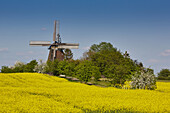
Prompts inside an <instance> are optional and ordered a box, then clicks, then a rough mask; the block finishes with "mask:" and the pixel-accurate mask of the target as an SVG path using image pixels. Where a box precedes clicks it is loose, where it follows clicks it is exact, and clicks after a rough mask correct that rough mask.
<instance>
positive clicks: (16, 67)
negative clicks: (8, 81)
mask: <svg viewBox="0 0 170 113" xmlns="http://www.w3.org/2000/svg"><path fill="white" fill-rule="evenodd" d="M24 68H25V64H24V63H23V62H20V61H17V62H16V63H15V65H14V68H13V71H14V72H16V73H17V72H24Z"/></svg>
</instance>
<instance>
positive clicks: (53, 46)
mask: <svg viewBox="0 0 170 113" xmlns="http://www.w3.org/2000/svg"><path fill="white" fill-rule="evenodd" d="M56 25H57V36H56ZM29 45H31V46H49V48H48V49H49V50H50V51H49V55H48V60H50V61H54V60H55V59H58V60H63V59H64V52H63V50H64V49H78V47H79V44H78V43H76V44H73V43H61V38H60V34H59V21H56V20H55V21H54V33H53V43H51V42H50V41H30V43H29Z"/></svg>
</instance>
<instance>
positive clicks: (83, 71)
mask: <svg viewBox="0 0 170 113" xmlns="http://www.w3.org/2000/svg"><path fill="white" fill-rule="evenodd" d="M75 70H76V77H77V78H78V79H79V80H80V81H84V82H85V83H87V82H88V81H90V79H91V77H92V76H94V77H95V79H98V78H99V77H98V76H99V75H100V72H99V69H98V67H95V66H93V65H92V62H91V61H88V60H84V61H83V62H81V63H80V64H79V65H78V66H77V67H76V68H75Z"/></svg>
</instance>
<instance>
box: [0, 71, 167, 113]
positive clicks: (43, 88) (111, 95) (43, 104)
mask: <svg viewBox="0 0 170 113" xmlns="http://www.w3.org/2000/svg"><path fill="white" fill-rule="evenodd" d="M4 112H7V113H12V112H29V113H31V112H36V113H38V112H56V113H60V112H61V113H68V112H72V113H76V112H78V113H80V112H170V82H157V90H142V89H141V90H140V89H138V90H132V89H116V88H113V87H108V88H102V87H97V86H89V85H85V84H81V83H75V82H69V81H67V80H66V79H64V78H58V77H55V76H49V75H46V74H37V73H11V74H3V73H0V113H4Z"/></svg>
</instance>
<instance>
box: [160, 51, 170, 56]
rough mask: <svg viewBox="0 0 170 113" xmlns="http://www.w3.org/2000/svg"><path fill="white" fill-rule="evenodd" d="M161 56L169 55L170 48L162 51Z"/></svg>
mask: <svg viewBox="0 0 170 113" xmlns="http://www.w3.org/2000/svg"><path fill="white" fill-rule="evenodd" d="M161 56H170V49H167V50H165V51H164V52H162V53H161Z"/></svg>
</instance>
